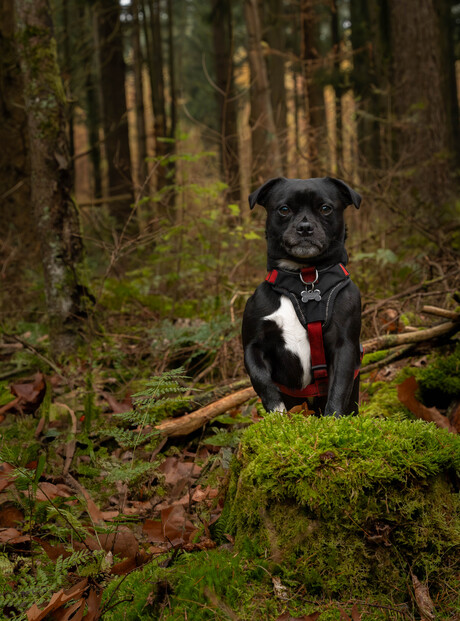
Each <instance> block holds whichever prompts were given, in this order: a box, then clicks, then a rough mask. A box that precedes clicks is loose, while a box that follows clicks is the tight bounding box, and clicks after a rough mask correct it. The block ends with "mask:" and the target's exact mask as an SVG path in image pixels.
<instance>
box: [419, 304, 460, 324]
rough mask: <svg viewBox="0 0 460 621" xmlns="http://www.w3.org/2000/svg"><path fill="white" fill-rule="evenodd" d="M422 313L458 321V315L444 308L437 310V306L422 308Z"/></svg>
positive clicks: (459, 317)
mask: <svg viewBox="0 0 460 621" xmlns="http://www.w3.org/2000/svg"><path fill="white" fill-rule="evenodd" d="M422 313H430V314H431V315H437V316H438V317H445V318H446V319H452V320H453V321H458V320H459V319H460V313H458V312H456V311H452V310H447V309H445V308H439V307H438V306H429V305H426V306H423V307H422Z"/></svg>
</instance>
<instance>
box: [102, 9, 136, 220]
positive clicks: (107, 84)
mask: <svg viewBox="0 0 460 621" xmlns="http://www.w3.org/2000/svg"><path fill="white" fill-rule="evenodd" d="M97 11H98V13H97V15H98V30H99V58H100V70H101V76H100V81H101V91H100V92H101V96H102V111H103V119H102V122H103V126H104V146H105V155H106V159H107V166H108V185H109V187H108V192H109V196H110V197H113V196H118V195H120V194H129V195H130V196H131V197H133V186H132V178H131V154H130V148H129V133H128V116H127V111H126V93H125V62H124V59H123V37H122V32H121V22H120V7H119V3H118V0H99V3H98V8H97ZM133 200H134V197H133V198H130V200H119V201H113V202H111V203H110V212H111V214H112V216H113V218H114V222H115V226H116V228H117V230H119V231H121V230H123V228H124V227H125V225H126V223H127V221H128V219H129V218H130V216H131V214H132V209H131V204H132V203H133Z"/></svg>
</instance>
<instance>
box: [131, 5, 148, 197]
mask: <svg viewBox="0 0 460 621" xmlns="http://www.w3.org/2000/svg"><path fill="white" fill-rule="evenodd" d="M139 12H140V7H139V0H132V5H131V14H132V18H133V20H132V46H133V74H134V96H135V106H136V139H137V140H136V142H137V157H138V165H137V175H136V176H137V182H138V184H139V185H140V187H143V185H144V184H145V181H146V178H147V162H146V157H147V141H146V131H145V112H144V84H143V79H142V69H143V60H144V59H143V56H142V48H141V37H140V26H139Z"/></svg>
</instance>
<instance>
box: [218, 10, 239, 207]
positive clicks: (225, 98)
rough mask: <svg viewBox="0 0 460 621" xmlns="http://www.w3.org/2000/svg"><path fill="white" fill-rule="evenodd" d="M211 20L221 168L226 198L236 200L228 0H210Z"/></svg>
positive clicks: (236, 155)
mask: <svg viewBox="0 0 460 621" xmlns="http://www.w3.org/2000/svg"><path fill="white" fill-rule="evenodd" d="M211 22H212V37H213V48H214V59H215V76H216V86H217V89H218V90H217V91H216V98H217V105H218V109H219V129H220V134H221V142H220V165H221V172H222V176H223V178H224V179H225V182H226V183H227V185H228V191H227V195H228V199H229V200H230V201H237V202H238V201H239V200H240V166H239V147H238V129H237V102H236V100H235V89H234V82H233V70H234V64H233V47H234V44H233V25H232V8H231V3H230V1H229V0H212V10H211Z"/></svg>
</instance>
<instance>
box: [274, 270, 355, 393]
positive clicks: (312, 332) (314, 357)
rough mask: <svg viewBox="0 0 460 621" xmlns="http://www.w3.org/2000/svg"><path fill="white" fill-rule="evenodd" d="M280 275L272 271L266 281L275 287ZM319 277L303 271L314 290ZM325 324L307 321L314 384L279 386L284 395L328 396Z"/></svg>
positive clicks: (313, 272) (315, 272) (309, 271)
mask: <svg viewBox="0 0 460 621" xmlns="http://www.w3.org/2000/svg"><path fill="white" fill-rule="evenodd" d="M339 266H340V268H341V270H342V271H343V274H344V275H345V276H346V277H348V276H349V273H348V271H347V270H346V269H345V267H344V266H343V265H342V264H341V263H340V264H339ZM278 274H279V272H278V271H277V270H272V271H270V272H269V273H268V274H267V277H266V278H265V280H266V281H267V282H268V283H270V284H271V285H275V283H276V282H277V279H278ZM317 276H318V272H317V271H316V270H315V268H306V269H303V270H302V282H303V283H304V284H306V285H312V289H313V288H314V287H313V286H314V284H315V282H316V280H317ZM302 323H303V322H302ZM323 323H324V322H323V321H308V320H307V323H306V326H305V327H306V330H307V334H308V340H309V343H310V354H311V370H312V375H313V377H312V382H311V383H310V384H308V386H305V388H302V389H295V388H288V387H287V386H283V385H282V384H277V386H278V388H279V389H280V391H281V392H282V393H283V394H285V395H289V396H290V397H300V398H304V397H326V396H327V391H328V386H329V377H328V373H327V364H326V355H325V353H324V343H323ZM358 374H359V367H358V368H357V369H356V370H355V373H354V379H356V377H357V376H358Z"/></svg>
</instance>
